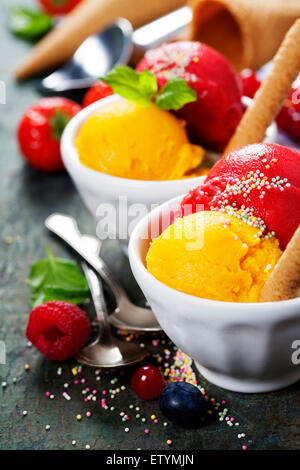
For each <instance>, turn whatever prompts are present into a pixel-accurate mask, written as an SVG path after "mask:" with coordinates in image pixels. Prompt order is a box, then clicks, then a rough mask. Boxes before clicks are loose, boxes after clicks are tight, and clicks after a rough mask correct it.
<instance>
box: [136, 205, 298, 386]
mask: <svg viewBox="0 0 300 470" xmlns="http://www.w3.org/2000/svg"><path fill="white" fill-rule="evenodd" d="M181 200H182V196H179V197H176V198H174V199H172V200H170V201H168V202H166V203H164V204H163V205H161V206H160V207H158V208H156V209H154V210H153V211H152V212H151V213H150V214H148V215H147V216H145V217H144V218H143V219H142V220H140V221H139V223H138V224H137V226H136V227H135V228H134V230H133V233H132V236H131V239H130V243H129V260H130V264H131V268H132V271H133V273H134V276H135V278H136V280H137V282H138V284H139V285H140V287H141V289H142V290H143V292H144V294H145V296H146V298H147V300H148V302H149V304H150V306H151V308H152V310H153V312H154V314H155V315H156V317H157V319H158V321H159V323H160V325H161V327H162V328H163V330H164V331H165V332H166V333H167V335H168V336H169V337H170V338H171V340H172V341H174V343H175V344H176V345H177V346H178V347H179V348H180V349H181V350H183V351H184V352H185V353H187V354H188V355H189V356H190V357H192V358H193V359H194V360H195V363H196V366H197V368H198V369H199V371H200V372H201V374H202V375H203V376H204V377H205V378H207V379H208V380H209V381H211V382H213V383H214V384H216V385H219V386H221V387H223V388H226V389H229V390H233V391H238V392H245V393H254V392H267V391H272V390H277V389H280V388H283V387H285V386H288V385H290V384H292V383H294V382H296V381H297V380H299V379H300V368H299V365H297V362H298V361H297V360H295V351H296V350H295V348H297V344H298V343H297V340H299V339H300V316H299V310H300V299H299V298H296V299H292V300H286V301H279V302H263V303H258V302H255V303H241V302H223V301H217V300H208V299H204V298H200V297H196V296H194V295H188V294H185V293H183V292H180V291H178V290H175V289H173V288H171V287H168V286H167V285H165V284H164V283H162V282H160V281H158V280H157V279H156V278H155V277H154V276H153V275H152V274H150V272H149V271H148V270H147V268H146V255H147V253H148V250H149V246H150V242H151V239H152V238H155V237H156V236H157V234H154V236H153V230H155V227H156V228H157V230H159V233H161V232H162V231H163V230H164V229H165V228H166V227H167V226H168V225H169V223H170V212H172V211H173V210H174V209H176V208H178V204H179V203H180V202H181ZM153 228H154V229H153ZM167 269H168V267H167V266H166V270H167ZM298 347H299V346H298Z"/></svg>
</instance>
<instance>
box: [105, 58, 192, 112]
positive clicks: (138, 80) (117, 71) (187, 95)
mask: <svg viewBox="0 0 300 470" xmlns="http://www.w3.org/2000/svg"><path fill="white" fill-rule="evenodd" d="M101 79H102V80H103V81H104V82H105V83H107V84H108V85H109V86H110V87H111V88H112V89H113V90H114V92H115V93H118V94H119V95H121V96H123V98H127V99H128V100H131V101H135V102H136V103H138V104H140V105H141V106H149V105H150V104H151V103H154V104H156V106H158V107H159V108H161V109H166V110H171V109H172V110H174V111H177V110H178V109H180V108H182V106H184V105H185V104H186V103H190V102H192V101H196V99H197V95H196V93H195V92H194V90H193V89H192V88H191V87H190V86H189V85H188V84H187V82H186V81H185V80H183V79H182V78H173V79H172V80H170V81H168V82H167V83H166V84H165V85H164V87H163V88H162V89H161V90H160V91H158V84H157V79H156V77H155V76H154V75H153V74H151V73H150V72H149V71H148V70H146V69H144V70H143V71H142V72H141V73H138V72H136V71H135V70H133V69H132V68H131V67H128V66H127V65H119V66H118V67H115V68H113V69H112V70H111V71H110V72H108V74H107V75H105V77H102V78H101Z"/></svg>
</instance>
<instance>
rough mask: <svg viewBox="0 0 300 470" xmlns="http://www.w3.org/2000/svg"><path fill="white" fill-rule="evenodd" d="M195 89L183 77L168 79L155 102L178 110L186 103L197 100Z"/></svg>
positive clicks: (164, 107) (163, 107) (162, 106)
mask: <svg viewBox="0 0 300 470" xmlns="http://www.w3.org/2000/svg"><path fill="white" fill-rule="evenodd" d="M196 99H197V95H196V93H195V92H194V90H193V89H192V88H191V87H190V86H189V85H188V84H187V82H186V81H185V80H183V79H182V78H173V79H172V80H170V81H168V82H167V83H166V84H165V85H164V86H163V88H162V89H161V90H160V92H159V94H158V95H157V97H156V101H155V104H156V106H158V107H159V108H161V109H166V110H170V109H173V110H174V111H177V110H178V109H180V108H182V107H183V106H184V105H185V104H187V103H191V102H192V101H196Z"/></svg>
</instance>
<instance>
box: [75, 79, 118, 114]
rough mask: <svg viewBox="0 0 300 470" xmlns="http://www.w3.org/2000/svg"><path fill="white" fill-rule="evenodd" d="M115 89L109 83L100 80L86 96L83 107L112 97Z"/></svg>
mask: <svg viewBox="0 0 300 470" xmlns="http://www.w3.org/2000/svg"><path fill="white" fill-rule="evenodd" d="M112 94H113V89H112V88H111V87H110V86H109V85H107V83H105V82H103V81H102V80H99V82H98V83H96V84H95V85H93V86H92V87H91V88H90V89H89V90H88V91H87V92H86V94H85V96H84V98H83V102H82V106H83V107H84V108H85V107H86V106H89V105H90V104H92V103H95V101H99V100H101V99H102V98H105V97H106V96H109V95H112Z"/></svg>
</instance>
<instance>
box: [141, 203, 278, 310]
mask: <svg viewBox="0 0 300 470" xmlns="http://www.w3.org/2000/svg"><path fill="white" fill-rule="evenodd" d="M280 256H281V250H280V248H279V244H278V240H277V239H276V238H274V237H273V238H269V237H263V236H262V235H261V232H259V229H258V228H256V227H254V226H251V225H248V224H247V223H246V222H244V221H242V220H240V219H238V218H237V217H236V216H232V215H230V216H229V215H228V214H226V213H222V212H216V211H211V212H210V211H202V212H197V213H194V214H191V215H188V216H186V217H183V218H182V219H178V220H177V221H176V222H175V223H174V224H172V225H170V226H169V227H168V228H167V229H166V230H165V231H164V232H163V233H162V234H161V235H160V236H159V237H158V238H156V239H154V240H153V241H152V243H151V245H150V248H149V251H148V254H147V258H146V263H147V269H148V271H149V272H150V273H151V274H152V275H153V276H154V277H155V278H156V279H158V280H159V281H161V282H163V283H164V284H166V285H167V286H169V287H172V288H173V289H176V290H179V291H181V292H184V293H186V294H190V295H195V296H197V297H202V298H206V299H212V300H223V301H228V302H258V301H259V295H260V291H261V289H262V287H263V286H264V284H265V282H266V280H267V278H268V277H269V275H270V273H271V271H272V270H273V268H274V266H275V264H276V263H277V261H278V260H279V258H280Z"/></svg>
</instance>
